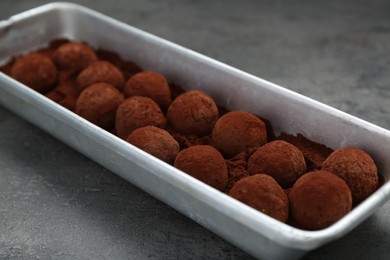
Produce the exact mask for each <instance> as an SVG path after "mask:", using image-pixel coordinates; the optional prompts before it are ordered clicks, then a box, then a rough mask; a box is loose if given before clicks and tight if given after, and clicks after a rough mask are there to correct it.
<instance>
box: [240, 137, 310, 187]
mask: <svg viewBox="0 0 390 260" xmlns="http://www.w3.org/2000/svg"><path fill="white" fill-rule="evenodd" d="M248 172H249V173H250V174H251V175H253V174H256V173H265V174H268V175H270V176H272V177H273V178H274V179H275V180H276V181H277V182H278V183H279V184H280V186H282V187H283V188H289V187H291V186H292V185H293V184H294V182H295V181H296V180H297V179H298V178H299V177H300V176H301V175H302V174H304V173H305V172H306V162H305V158H304V157H303V154H302V152H301V151H300V150H299V149H298V148H296V147H295V146H294V145H292V144H290V143H287V142H285V141H282V140H276V141H272V142H269V143H267V144H265V145H263V146H261V147H259V148H258V149H257V150H256V152H255V153H254V154H253V155H252V156H251V157H250V158H249V159H248Z"/></svg>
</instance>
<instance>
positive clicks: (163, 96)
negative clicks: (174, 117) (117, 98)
mask: <svg viewBox="0 0 390 260" xmlns="http://www.w3.org/2000/svg"><path fill="white" fill-rule="evenodd" d="M123 92H124V93H125V96H126V97H132V96H144V97H149V98H151V99H153V100H154V101H155V102H156V103H157V104H158V105H159V106H160V107H162V108H167V107H168V106H169V104H170V103H171V90H170V88H169V85H168V82H167V81H166V79H165V77H164V76H163V75H161V74H160V73H157V72H154V71H144V72H140V73H137V74H135V75H134V76H132V77H131V78H130V79H129V80H128V81H127V82H126V84H125V87H124V88H123Z"/></svg>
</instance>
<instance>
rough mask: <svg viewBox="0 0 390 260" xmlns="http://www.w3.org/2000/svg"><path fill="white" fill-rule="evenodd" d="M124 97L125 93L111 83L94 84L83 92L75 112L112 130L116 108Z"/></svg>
mask: <svg viewBox="0 0 390 260" xmlns="http://www.w3.org/2000/svg"><path fill="white" fill-rule="evenodd" d="M124 99H125V98H124V96H123V94H122V93H120V92H119V91H118V90H117V89H116V88H115V87H114V86H112V85H110V84H107V83H96V84H92V85H90V86H89V87H87V88H86V89H84V90H83V92H81V94H80V96H79V98H78V99H77V101H76V106H75V112H76V114H78V115H80V116H81V117H84V118H85V119H87V120H88V121H90V122H92V123H94V124H95V125H97V126H100V127H101V128H104V129H107V130H110V129H112V128H113V127H114V123H115V114H116V110H117V109H118V107H119V105H120V104H121V103H122V102H123V101H124Z"/></svg>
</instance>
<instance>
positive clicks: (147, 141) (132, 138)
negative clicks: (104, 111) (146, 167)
mask: <svg viewBox="0 0 390 260" xmlns="http://www.w3.org/2000/svg"><path fill="white" fill-rule="evenodd" d="M126 141H127V142H129V143H131V144H132V145H134V146H137V147H138V148H140V149H142V150H144V151H145V152H147V153H150V154H151V155H153V156H155V157H157V158H159V159H160V160H163V161H164V162H167V163H170V164H173V162H174V160H175V158H176V155H177V153H178V152H179V150H180V148H179V143H178V142H177V141H176V140H175V139H174V138H173V137H172V136H171V135H170V134H169V133H168V132H167V131H165V130H164V129H161V128H158V127H155V126H145V127H140V128H137V129H135V130H134V131H133V132H132V133H131V134H129V136H128V137H127V139H126Z"/></svg>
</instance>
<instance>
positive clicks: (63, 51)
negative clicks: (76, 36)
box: [52, 42, 98, 71]
mask: <svg viewBox="0 0 390 260" xmlns="http://www.w3.org/2000/svg"><path fill="white" fill-rule="evenodd" d="M52 57H53V60H54V63H55V64H56V65H57V67H58V68H59V69H61V70H69V69H71V70H74V71H80V70H82V69H84V68H85V67H87V66H88V65H90V64H92V63H93V62H95V61H97V59H98V58H97V56H96V54H95V52H94V50H93V49H92V48H91V47H89V46H88V45H86V44H83V43H77V42H69V43H65V44H63V45H61V46H60V47H58V49H57V50H55V52H54V53H53V56H52Z"/></svg>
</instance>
